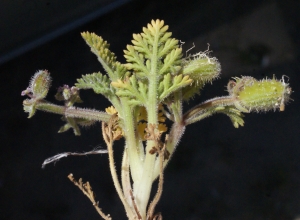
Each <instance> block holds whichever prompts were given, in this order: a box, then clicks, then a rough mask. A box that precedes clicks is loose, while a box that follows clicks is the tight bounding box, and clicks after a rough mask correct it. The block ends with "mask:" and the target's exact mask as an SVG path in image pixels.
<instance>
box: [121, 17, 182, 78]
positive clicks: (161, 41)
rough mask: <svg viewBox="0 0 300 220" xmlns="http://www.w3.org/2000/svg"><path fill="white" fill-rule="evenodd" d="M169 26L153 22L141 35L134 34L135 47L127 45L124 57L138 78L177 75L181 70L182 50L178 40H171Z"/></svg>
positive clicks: (160, 22)
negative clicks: (168, 74)
mask: <svg viewBox="0 0 300 220" xmlns="http://www.w3.org/2000/svg"><path fill="white" fill-rule="evenodd" d="M168 28H169V27H168V26H166V25H164V21H162V20H155V21H154V20H152V21H151V24H148V25H147V28H146V27H144V28H143V32H142V33H140V34H134V35H133V40H132V41H131V42H132V44H133V45H127V48H126V50H124V53H125V55H124V57H125V58H126V61H127V64H125V66H126V67H127V69H129V70H134V71H135V73H134V74H135V75H136V76H137V77H138V78H145V77H149V76H150V75H153V74H156V75H157V77H159V75H164V74H167V73H169V72H170V73H175V72H178V70H179V69H180V68H181V57H182V49H181V48H179V46H178V42H179V41H178V40H176V39H174V38H171V35H172V33H171V32H167V30H168Z"/></svg>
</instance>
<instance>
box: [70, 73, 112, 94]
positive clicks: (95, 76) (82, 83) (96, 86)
mask: <svg viewBox="0 0 300 220" xmlns="http://www.w3.org/2000/svg"><path fill="white" fill-rule="evenodd" d="M75 86H76V87H77V88H79V89H93V90H94V92H95V93H97V94H102V95H104V96H106V97H107V98H109V97H111V96H114V93H113V91H112V89H111V88H110V80H109V79H108V77H107V76H105V75H102V74H101V73H100V72H98V73H92V74H86V75H82V78H80V79H77V83H75Z"/></svg>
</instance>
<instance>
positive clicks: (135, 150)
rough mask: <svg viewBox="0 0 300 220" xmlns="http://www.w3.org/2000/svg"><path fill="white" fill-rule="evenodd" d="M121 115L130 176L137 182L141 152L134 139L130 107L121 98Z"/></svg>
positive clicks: (140, 170) (140, 166)
mask: <svg viewBox="0 0 300 220" xmlns="http://www.w3.org/2000/svg"><path fill="white" fill-rule="evenodd" d="M122 107H123V108H122V113H123V114H122V117H123V120H124V126H125V127H124V129H125V131H124V132H125V135H126V147H127V153H128V157H129V164H130V170H131V176H132V179H133V181H134V182H139V180H140V178H141V176H142V161H141V157H140V155H139V154H142V153H143V152H139V150H140V148H139V146H137V144H138V141H137V140H136V135H135V130H134V128H135V126H134V120H133V115H132V109H131V108H130V106H129V105H128V104H126V100H122Z"/></svg>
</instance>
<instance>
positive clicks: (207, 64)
mask: <svg viewBox="0 0 300 220" xmlns="http://www.w3.org/2000/svg"><path fill="white" fill-rule="evenodd" d="M182 72H183V74H184V75H189V76H190V78H191V79H193V80H194V81H195V82H196V83H197V82H198V83H206V82H211V81H212V80H213V79H215V78H217V77H218V76H219V74H220V72H221V65H220V63H219V62H218V60H217V58H215V57H209V55H208V53H207V52H200V53H198V54H195V55H194V59H191V60H187V61H186V64H185V65H184V66H183V70H182Z"/></svg>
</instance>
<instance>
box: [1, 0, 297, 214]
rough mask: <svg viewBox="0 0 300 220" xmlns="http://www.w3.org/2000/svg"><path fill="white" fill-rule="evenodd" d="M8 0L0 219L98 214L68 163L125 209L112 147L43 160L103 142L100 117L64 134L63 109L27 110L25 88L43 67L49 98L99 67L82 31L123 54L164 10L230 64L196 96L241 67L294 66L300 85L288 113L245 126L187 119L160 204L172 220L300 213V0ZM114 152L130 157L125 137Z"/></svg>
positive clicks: (262, 73)
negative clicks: (190, 122)
mask: <svg viewBox="0 0 300 220" xmlns="http://www.w3.org/2000/svg"><path fill="white" fill-rule="evenodd" d="M4 2H5V3H4ZM7 2H8V1H7ZM7 2H6V1H3V2H1V4H2V7H0V12H1V13H0V14H1V16H2V19H1V23H0V24H1V35H0V36H1V41H0V63H1V64H0V74H1V87H0V88H1V109H0V111H1V114H0V115H1V123H0V126H1V143H2V144H1V148H0V219H13V220H14V219H33V220H35V219H39V220H40V219H42V220H43V219H45V220H51V219H63V220H67V219H99V216H98V214H97V213H96V211H95V210H94V208H93V206H92V204H91V203H90V201H89V200H88V199H87V198H86V197H85V196H84V195H83V194H82V192H80V191H79V190H78V189H77V187H75V186H74V185H73V184H72V183H71V182H70V181H69V180H68V179H67V175H68V174H69V173H73V174H74V176H75V178H79V177H82V178H83V179H84V180H85V181H90V183H91V185H92V187H93V189H94V192H95V193H96V195H97V200H99V203H100V207H101V208H102V209H103V211H104V212H105V213H110V214H111V215H112V217H113V219H125V217H124V216H125V213H124V210H123V207H122V206H121V203H120V202H119V199H118V197H117V194H116V193H115V189H114V187H113V183H112V180H111V176H110V173H109V168H108V159H107V155H92V156H86V157H68V158H64V159H62V160H61V161H59V162H57V163H56V164H55V165H53V164H50V165H48V166H47V167H46V168H45V169H41V164H42V162H43V161H44V159H46V158H48V157H50V156H53V155H55V154H57V153H60V152H66V151H71V152H83V151H89V150H91V149H93V148H95V147H103V148H104V147H105V144H104V141H103V140H102V137H101V135H100V124H97V125H94V126H93V127H91V128H88V129H83V130H82V136H80V137H75V136H74V135H73V133H72V131H68V132H65V133H62V134H57V131H58V129H59V127H60V126H61V125H63V122H62V121H60V116H57V115H52V114H47V113H43V112H38V113H37V114H36V115H35V116H34V117H33V118H32V119H30V120H29V119H27V116H28V115H27V114H25V113H24V112H23V109H22V101H23V99H24V97H21V96H20V94H21V91H22V90H24V89H26V87H27V85H28V81H29V79H30V77H31V76H32V75H33V74H34V73H35V72H36V71H37V70H39V69H47V70H49V71H50V72H51V76H52V78H53V83H52V88H51V90H50V92H49V94H48V100H50V101H54V98H53V96H54V94H55V91H56V88H58V87H59V86H61V85H63V84H68V85H73V84H74V83H75V82H76V78H79V77H80V76H81V74H85V73H92V72H95V71H99V70H101V71H102V69H101V66H100V64H99V63H98V62H97V59H96V57H95V56H94V55H93V54H92V53H91V52H90V51H89V48H88V46H87V45H86V44H85V43H84V41H83V40H82V39H81V37H80V32H82V31H90V32H96V33H97V34H98V35H101V36H102V37H103V38H104V39H106V40H108V42H109V43H110V44H111V50H112V51H113V52H115V53H116V54H117V56H118V58H119V60H120V61H121V62H124V58H123V56H122V51H123V49H124V48H125V46H126V44H128V43H130V40H131V37H132V33H139V32H141V30H142V27H143V26H146V24H147V23H149V22H150V21H151V19H156V18H159V19H163V20H165V23H166V24H168V25H169V26H170V31H172V32H173V36H174V37H175V38H177V39H180V40H182V41H184V42H185V45H184V47H185V49H186V50H187V49H189V48H191V47H192V46H193V43H194V44H195V45H196V47H195V49H193V50H192V53H196V52H198V51H204V50H206V49H207V43H209V44H210V49H211V50H213V53H212V55H214V56H216V57H217V58H218V59H219V61H220V62H221V65H222V78H221V79H219V80H217V81H215V82H214V83H213V85H207V86H206V88H205V89H204V90H203V91H202V95H201V96H197V97H196V98H195V99H194V100H193V101H192V102H190V103H189V105H190V106H192V105H194V104H196V103H200V102H202V101H204V100H206V99H208V98H213V97H215V96H221V95H225V94H226V92H225V87H224V86H225V85H226V83H227V82H228V80H229V78H230V77H233V76H239V75H251V76H254V77H256V78H258V79H262V78H265V77H273V75H274V74H275V75H276V77H277V78H281V76H282V75H287V76H289V83H290V85H291V87H292V88H293V90H294V93H293V94H292V99H293V101H291V102H290V103H289V104H288V105H287V107H286V111H284V112H275V113H274V112H269V113H259V114H255V113H252V114H247V115H246V117H245V126H244V127H242V128H239V129H235V128H234V127H233V126H232V125H231V122H230V120H229V119H228V118H227V117H225V116H224V115H216V116H214V117H211V118H208V119H205V120H203V121H201V122H199V123H197V124H193V125H191V126H190V127H188V128H187V130H186V132H185V134H184V136H183V138H182V140H181V142H180V144H179V146H178V148H177V152H176V153H175V154H174V157H173V158H172V160H171V162H170V164H169V165H168V167H167V169H166V172H165V183H164V192H163V196H162V199H161V201H160V202H159V204H158V206H157V209H156V210H157V211H161V212H162V214H163V216H164V219H188V220H190V219H203V220H206V219H224V220H225V219H226V220H227V219H228V220H229V219H230V220H238V219H246V220H248V219H249V220H252V219H253V220H260V219H261V220H264V219H272V220H273V219H283V220H285V219H292V220H298V219H300V159H299V158H300V146H299V122H300V118H299V113H298V112H299V91H297V90H298V89H297V88H298V86H299V70H300V65H299V57H300V32H299V28H300V26H299V22H300V16H299V10H300V7H299V4H300V3H299V1H284V0H277V1H276V0H269V1H258V0H254V1H238V0H233V1H224V0H211V1H199V0H198V1H196V0H190V1H180V0H173V1H137V0H135V1H134V0H132V1H85V2H84V3H79V1H78V2H77V1H74V2H73V3H72V4H62V3H61V1H50V0H49V1H29V0H28V1H25V0H24V1H10V2H11V4H12V6H11V7H8V5H5V4H8V3H7ZM66 2H68V1H66ZM0 6H1V5H0ZM4 6H7V8H6V7H4ZM82 98H83V100H84V105H82V106H86V107H90V108H97V109H102V110H103V109H104V108H105V107H107V106H108V105H109V103H108V101H106V100H105V99H104V98H103V97H101V96H96V95H94V94H93V93H92V92H90V91H84V92H82ZM186 109H188V107H187V106H186V107H185V110H186ZM115 155H116V160H120V159H121V156H122V141H121V144H120V145H116V146H115ZM119 167H120V164H117V168H118V170H119ZM154 185H156V183H154Z"/></svg>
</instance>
